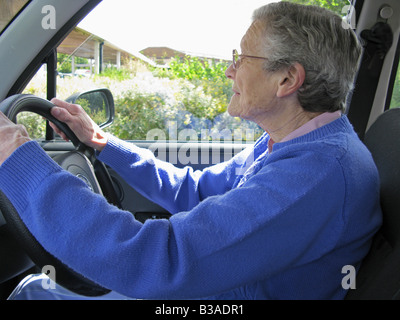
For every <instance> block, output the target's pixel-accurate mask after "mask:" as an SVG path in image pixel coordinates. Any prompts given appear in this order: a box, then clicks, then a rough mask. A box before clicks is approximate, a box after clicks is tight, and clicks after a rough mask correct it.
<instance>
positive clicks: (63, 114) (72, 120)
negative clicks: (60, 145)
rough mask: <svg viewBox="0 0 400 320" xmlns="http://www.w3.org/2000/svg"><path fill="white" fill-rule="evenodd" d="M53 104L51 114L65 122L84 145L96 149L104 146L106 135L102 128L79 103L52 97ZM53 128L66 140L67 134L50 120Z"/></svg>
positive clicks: (99, 149) (101, 148)
mask: <svg viewBox="0 0 400 320" xmlns="http://www.w3.org/2000/svg"><path fill="white" fill-rule="evenodd" d="M51 102H52V103H53V104H54V105H55V107H53V108H52V109H51V114H52V116H53V117H54V118H56V119H57V120H59V121H62V122H64V123H66V124H67V125H68V126H69V128H70V129H71V130H72V131H73V132H74V133H75V135H76V136H77V138H78V139H79V140H80V141H81V142H82V143H84V144H85V145H87V146H89V147H92V148H93V149H95V150H97V151H101V150H103V148H104V147H105V146H106V144H107V141H108V137H107V135H106V134H105V132H104V131H103V130H101V129H100V127H99V126H98V125H97V124H96V123H95V122H94V121H93V120H92V119H91V118H90V117H89V116H88V114H87V113H86V112H85V110H83V108H82V107H81V106H80V105H77V104H72V103H68V102H65V101H62V100H59V99H56V98H54V99H52V100H51ZM50 126H51V127H52V128H53V130H54V131H55V132H56V133H57V134H59V135H60V136H61V137H62V138H63V139H64V140H66V141H68V138H67V136H66V135H65V134H64V132H62V131H61V130H60V129H59V128H57V126H56V125H54V124H53V123H51V122H50Z"/></svg>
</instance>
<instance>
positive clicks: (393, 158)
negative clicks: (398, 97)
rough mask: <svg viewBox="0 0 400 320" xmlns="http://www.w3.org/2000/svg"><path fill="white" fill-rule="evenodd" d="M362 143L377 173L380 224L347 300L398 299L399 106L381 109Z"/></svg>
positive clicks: (399, 290) (399, 232)
mask: <svg viewBox="0 0 400 320" xmlns="http://www.w3.org/2000/svg"><path fill="white" fill-rule="evenodd" d="M364 143H365V145H366V146H367V147H368V149H369V150H370V152H371V154H372V157H373V158H374V161H375V163H376V166H377V168H378V172H379V176H380V183H381V186H380V190H381V191H380V194H381V206H382V211H383V225H382V227H381V228H380V230H379V231H378V232H377V234H376V235H375V237H374V239H373V243H372V246H371V249H370V251H369V253H368V255H367V256H366V257H365V259H364V261H363V263H362V265H361V268H360V270H359V272H358V274H357V277H356V288H355V289H350V290H349V291H348V293H347V296H346V299H348V300H383V299H384V300H388V299H390V300H392V299H396V300H399V299H400V108H396V109H391V110H388V111H386V112H384V113H383V114H382V115H381V116H379V117H378V119H377V120H376V121H375V122H374V123H373V125H372V126H371V127H370V129H369V130H368V131H367V133H366V135H365V138H364Z"/></svg>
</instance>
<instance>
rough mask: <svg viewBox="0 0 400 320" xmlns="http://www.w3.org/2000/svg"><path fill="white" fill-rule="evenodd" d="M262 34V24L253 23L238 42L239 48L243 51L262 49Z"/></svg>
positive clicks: (257, 21) (259, 22)
mask: <svg viewBox="0 0 400 320" xmlns="http://www.w3.org/2000/svg"><path fill="white" fill-rule="evenodd" d="M263 33H264V26H263V23H262V22H261V21H259V20H256V21H254V22H253V23H252V24H251V25H250V27H249V28H248V29H247V31H246V33H245V35H244V36H243V38H242V40H241V42H240V48H241V50H242V52H243V51H248V50H251V51H254V50H256V51H258V50H259V49H260V48H261V47H262V41H260V40H261V38H262V36H263Z"/></svg>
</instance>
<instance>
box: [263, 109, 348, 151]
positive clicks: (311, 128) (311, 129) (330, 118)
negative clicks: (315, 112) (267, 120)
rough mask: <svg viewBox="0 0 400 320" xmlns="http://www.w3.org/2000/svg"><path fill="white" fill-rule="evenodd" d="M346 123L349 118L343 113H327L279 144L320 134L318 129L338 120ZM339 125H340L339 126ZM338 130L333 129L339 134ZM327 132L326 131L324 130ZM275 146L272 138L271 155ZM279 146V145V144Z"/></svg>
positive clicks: (312, 120) (269, 143) (269, 141)
mask: <svg viewBox="0 0 400 320" xmlns="http://www.w3.org/2000/svg"><path fill="white" fill-rule="evenodd" d="M342 118H343V120H344V121H347V122H348V120H347V117H346V116H342V113H341V112H340V111H336V112H325V113H323V114H321V115H319V116H317V117H315V118H314V119H311V120H310V121H308V122H307V123H306V124H304V125H302V126H301V127H299V128H297V129H296V130H294V131H292V132H291V133H289V134H288V135H287V136H286V137H285V138H283V139H282V140H281V141H280V142H279V144H281V143H284V142H289V141H291V140H294V139H296V138H299V137H303V136H306V135H307V134H309V133H315V134H318V132H319V131H318V132H316V131H317V129H320V128H323V127H325V126H326V125H328V124H331V123H335V122H336V120H338V119H342ZM337 125H339V124H337ZM324 129H329V128H324ZM337 129H338V128H335V129H332V130H333V131H336V132H337ZM322 131H325V130H322ZM274 144H275V142H274V141H273V140H272V139H271V138H270V139H269V140H268V150H269V153H271V152H272V147H273V145H274ZM277 144H278V143H277Z"/></svg>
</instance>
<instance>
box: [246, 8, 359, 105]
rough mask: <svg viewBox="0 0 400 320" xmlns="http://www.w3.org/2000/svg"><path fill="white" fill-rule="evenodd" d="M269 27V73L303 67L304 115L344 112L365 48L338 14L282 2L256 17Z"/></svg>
mask: <svg viewBox="0 0 400 320" xmlns="http://www.w3.org/2000/svg"><path fill="white" fill-rule="evenodd" d="M256 20H257V21H261V22H262V23H264V27H265V35H266V37H265V40H266V41H265V54H266V55H265V57H267V58H268V61H267V62H266V65H265V68H266V70H268V71H277V70H282V69H284V68H288V67H290V66H292V65H293V64H294V63H296V62H297V63H300V64H301V65H302V66H303V67H304V69H305V71H306V78H305V81H304V84H303V85H302V87H301V88H300V89H299V90H298V99H299V102H300V105H301V106H302V107H303V109H304V110H306V111H310V112H326V111H327V112H334V111H337V110H342V111H344V109H345V106H346V102H347V97H348V95H349V93H350V91H351V90H352V89H353V85H354V77H355V74H356V72H357V67H358V63H359V60H360V54H361V46H360V44H359V42H358V40H357V36H356V35H355V33H354V31H353V30H351V28H350V27H348V28H345V27H343V24H342V22H343V19H342V18H341V17H340V16H338V15H337V14H335V13H333V12H331V11H329V10H326V9H323V8H320V7H316V6H306V5H299V4H294V3H290V2H283V1H282V2H278V3H271V4H269V5H265V6H263V7H261V8H259V9H257V10H256V11H254V14H253V21H256Z"/></svg>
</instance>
